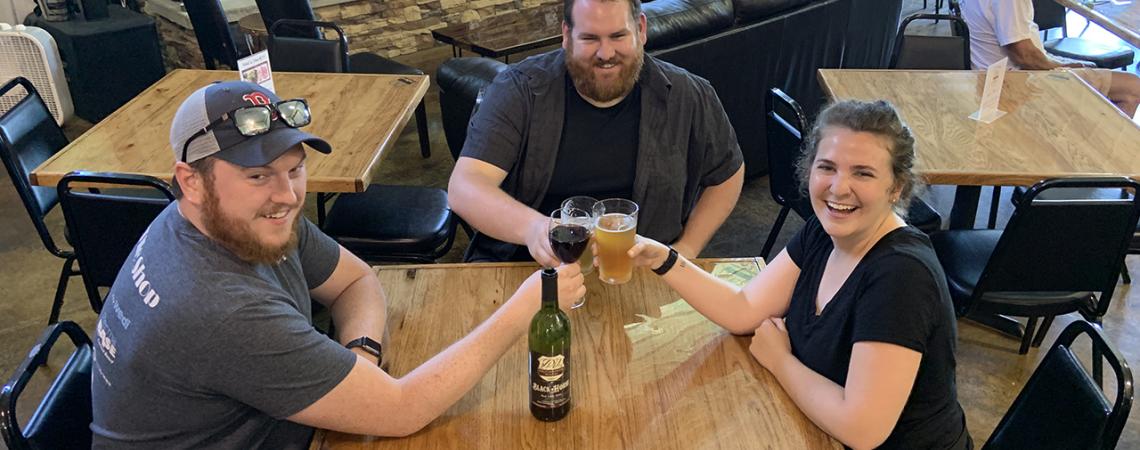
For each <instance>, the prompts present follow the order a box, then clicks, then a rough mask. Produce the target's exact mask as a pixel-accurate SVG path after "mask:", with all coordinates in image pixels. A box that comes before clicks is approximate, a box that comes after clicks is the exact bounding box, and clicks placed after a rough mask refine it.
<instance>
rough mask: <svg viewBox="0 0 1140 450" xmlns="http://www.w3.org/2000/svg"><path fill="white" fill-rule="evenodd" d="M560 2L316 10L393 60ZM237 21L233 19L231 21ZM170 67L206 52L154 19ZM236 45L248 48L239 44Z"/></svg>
mask: <svg viewBox="0 0 1140 450" xmlns="http://www.w3.org/2000/svg"><path fill="white" fill-rule="evenodd" d="M560 3H561V1H560V0H471V1H466V0H361V1H355V2H349V3H342V4H339V5H332V6H326V7H322V8H317V9H316V13H317V16H319V17H320V19H321V20H327V21H330V22H336V23H337V25H340V27H341V28H343V29H344V32H345V34H346V35H348V42H349V48H350V49H351V51H352V52H353V53H356V52H360V51H368V52H372V53H376V54H378V55H381V56H387V57H394V56H399V55H405V54H409V53H415V52H418V51H420V50H426V49H429V48H432V47H435V46H438V45H443V44H440V43H439V42H436V41H435V40H434V39H432V37H431V30H433V29H437V28H443V27H446V26H449V25H455V24H460V23H468V22H474V21H479V20H482V19H486V18H489V17H494V16H498V15H502V14H507V13H512V12H515V11H520V10H527V9H532V8H537V7H540V6H543V5H548V4H560ZM231 19H233V18H231ZM155 20H156V21H157V22H158V32H159V35H160V37H161V38H162V41H163V44H164V50H163V57H164V59H165V62H166V66H167V68H168V69H172V68H202V67H203V64H202V54H201V52H199V51H198V42H197V40H195V38H194V32H193V31H192V30H187V29H184V28H182V27H180V26H178V25H176V24H175V23H173V22H171V21H169V20H166V19H164V18H162V17H155ZM238 45H239V46H241V45H244V43H243V42H238Z"/></svg>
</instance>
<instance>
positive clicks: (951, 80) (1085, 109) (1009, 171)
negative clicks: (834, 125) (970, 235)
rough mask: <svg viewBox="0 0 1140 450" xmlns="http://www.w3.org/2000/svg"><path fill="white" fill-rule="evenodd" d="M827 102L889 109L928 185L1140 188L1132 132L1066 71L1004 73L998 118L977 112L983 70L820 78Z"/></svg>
mask: <svg viewBox="0 0 1140 450" xmlns="http://www.w3.org/2000/svg"><path fill="white" fill-rule="evenodd" d="M819 80H820V84H821V85H822V86H823V90H824V92H826V93H827V94H828V95H830V96H831V97H832V98H834V99H840V100H846V99H858V100H876V99H883V100H888V101H890V102H891V103H892V104H894V106H895V108H897V109H898V111H899V113H900V114H901V115H902V118H903V120H904V121H905V122H906V123H907V124H908V125H909V126H910V127H911V129H912V130H913V132H914V135H915V139H916V141H917V142H916V146H917V153H918V162H917V165H916V168H917V169H918V170H919V171H920V172H921V173H922V174H923V175H924V177H925V178H926V181H927V182H928V183H930V184H951V185H974V186H992V185H1006V186H1009V185H1031V184H1033V183H1036V182H1037V181H1040V180H1042V179H1045V178H1051V177H1065V176H1104V175H1117V176H1119V175H1123V176H1129V177H1132V178H1134V179H1138V180H1140V151H1137V142H1140V126H1138V125H1137V124H1136V123H1134V122H1132V121H1131V120H1130V119H1129V118H1127V117H1126V116H1124V114H1123V113H1121V112H1120V110H1118V109H1116V107H1114V106H1113V105H1112V104H1111V103H1109V102H1108V101H1107V100H1105V99H1104V97H1102V96H1101V95H1100V94H1099V93H1097V92H1096V91H1094V90H1093V89H1092V88H1091V87H1089V86H1088V85H1087V84H1086V83H1084V82H1083V81H1081V80H1080V79H1079V78H1078V77H1077V76H1075V75H1073V74H1072V73H1071V72H1069V71H1010V72H1008V73H1007V74H1006V75H1005V82H1004V87H1003V90H1002V96H1001V100H1000V102H999V104H998V109H1000V110H1001V111H1005V112H1006V113H1007V114H1006V115H1005V116H1003V117H1001V118H999V119H997V120H996V121H994V122H993V123H990V124H984V123H981V122H978V121H975V120H973V119H970V118H969V117H968V116H969V115H970V114H972V113H973V112H974V111H977V109H978V105H979V102H980V101H981V96H982V87H983V85H984V72H982V71H908V70H845V69H820V71H819Z"/></svg>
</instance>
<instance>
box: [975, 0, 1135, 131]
mask: <svg viewBox="0 0 1140 450" xmlns="http://www.w3.org/2000/svg"><path fill="white" fill-rule="evenodd" d="M961 7H962V18H963V19H965V21H966V26H967V27H969V28H970V63H971V64H972V65H973V66H974V68H975V69H984V68H986V67H989V65H990V64H993V63H995V62H997V61H1000V60H1001V59H1002V58H1005V57H1009V61H1010V66H1009V67H1010V68H1011V69H1024V70H1052V69H1057V68H1071V69H1072V71H1073V73H1075V74H1076V75H1077V76H1079V77H1081V79H1083V80H1085V82H1086V83H1088V84H1089V85H1090V86H1092V87H1093V89H1096V90H1097V91H1098V92H1100V93H1101V94H1102V95H1104V96H1105V97H1107V98H1108V100H1109V101H1111V102H1112V103H1113V104H1115V105H1116V107H1117V108H1119V109H1120V110H1121V111H1123V112H1124V114H1126V115H1127V116H1128V117H1135V116H1136V107H1137V105H1140V77H1137V76H1136V74H1134V73H1129V72H1120V71H1115V70H1108V69H1096V68H1093V67H1095V66H1094V65H1093V64H1092V63H1090V62H1087V61H1078V60H1074V59H1067V58H1062V57H1059V56H1053V55H1050V54H1048V53H1046V52H1045V46H1044V44H1042V43H1041V31H1040V30H1038V28H1037V24H1036V23H1034V22H1033V1H1032V0H962V3H961Z"/></svg>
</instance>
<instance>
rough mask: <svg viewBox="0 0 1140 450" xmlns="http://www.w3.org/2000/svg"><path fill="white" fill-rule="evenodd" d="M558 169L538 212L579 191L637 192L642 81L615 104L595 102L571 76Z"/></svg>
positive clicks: (592, 194)
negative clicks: (576, 86)
mask: <svg viewBox="0 0 1140 450" xmlns="http://www.w3.org/2000/svg"><path fill="white" fill-rule="evenodd" d="M565 117H566V118H565V122H563V125H562V140H561V142H560V144H559V145H558V157H557V159H555V163H554V175H553V176H552V177H551V178H550V187H548V188H547V190H546V197H543V199H542V206H540V207H539V209H538V212H540V213H543V214H550V212H551V211H554V210H555V209H558V208H559V207H561V206H562V201H563V200H565V199H567V198H569V197H573V196H575V195H588V196H590V197H594V198H596V199H598V200H601V199H606V198H633V176H634V173H635V170H636V169H637V144H638V142H637V133H638V129H639V127H640V125H641V85H640V83H639V84H635V85H634V87H633V91H631V92H630V93H629V95H626V96H625V98H624V99H622V101H621V102H618V104H616V105H614V106H611V107H609V108H599V107H597V106H594V105H591V104H590V103H589V102H587V101H586V100H585V99H583V98H582V96H581V95H579V94H578V91H577V90H576V89H574V83H573V82H572V81H571V80H570V77H569V76H567V77H566V116H565Z"/></svg>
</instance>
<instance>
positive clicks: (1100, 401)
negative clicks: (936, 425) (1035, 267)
mask: <svg viewBox="0 0 1140 450" xmlns="http://www.w3.org/2000/svg"><path fill="white" fill-rule="evenodd" d="M1081 334H1087V335H1088V336H1089V339H1091V340H1092V346H1093V354H1094V355H1103V356H1104V359H1107V360H1108V363H1109V365H1110V366H1112V370H1113V372H1114V373H1115V374H1116V399H1115V401H1114V402H1113V403H1111V404H1109V400H1108V399H1107V398H1105V396H1104V392H1103V391H1102V390H1101V388H1100V387H1099V383H1097V381H1096V380H1094V379H1092V378H1090V377H1089V374H1088V373H1087V372H1085V370H1084V367H1082V366H1081V362H1080V360H1079V359H1077V356H1076V355H1075V354H1073V348H1072V347H1073V341H1074V340H1075V339H1076V338H1077V336H1079V335H1081ZM1097 358H1098V359H1099V357H1097ZM1131 408H1132V370H1131V369H1130V368H1129V367H1128V362H1127V361H1125V360H1124V358H1123V357H1122V356H1121V355H1120V353H1119V352H1117V351H1116V349H1115V348H1113V346H1112V345H1111V344H1110V343H1109V342H1108V341H1107V340H1105V338H1104V336H1103V335H1102V334H1101V332H1100V330H1098V329H1097V327H1096V326H1095V325H1092V324H1090V323H1088V322H1085V321H1083V320H1078V321H1076V322H1073V323H1072V324H1071V325H1069V326H1068V327H1065V330H1064V331H1062V332H1061V335H1060V336H1059V337H1057V341H1056V342H1054V343H1053V347H1051V348H1050V349H1049V353H1047V354H1046V355H1045V358H1044V359H1042V360H1041V364H1040V365H1038V366H1037V369H1036V370H1034V371H1033V375H1031V376H1030V377H1029V381H1027V382H1026V383H1025V387H1024V388H1022V389H1021V393H1019V394H1018V395H1017V398H1016V399H1014V401H1013V404H1012V405H1010V407H1009V410H1008V411H1006V413H1005V416H1004V417H1002V419H1001V422H998V425H997V428H995V429H994V432H993V434H991V435H990V439H989V440H988V441H986V444H985V445H984V446H983V447H982V450H1005V449H1027V448H1032V449H1057V450H1061V449H1075V448H1079V449H1089V450H1092V449H1097V450H1101V449H1103V450H1111V449H1114V448H1116V443H1117V441H1118V440H1119V439H1120V433H1121V431H1123V429H1124V423H1125V422H1126V421H1127V420H1128V412H1129V410H1130V409H1131Z"/></svg>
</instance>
